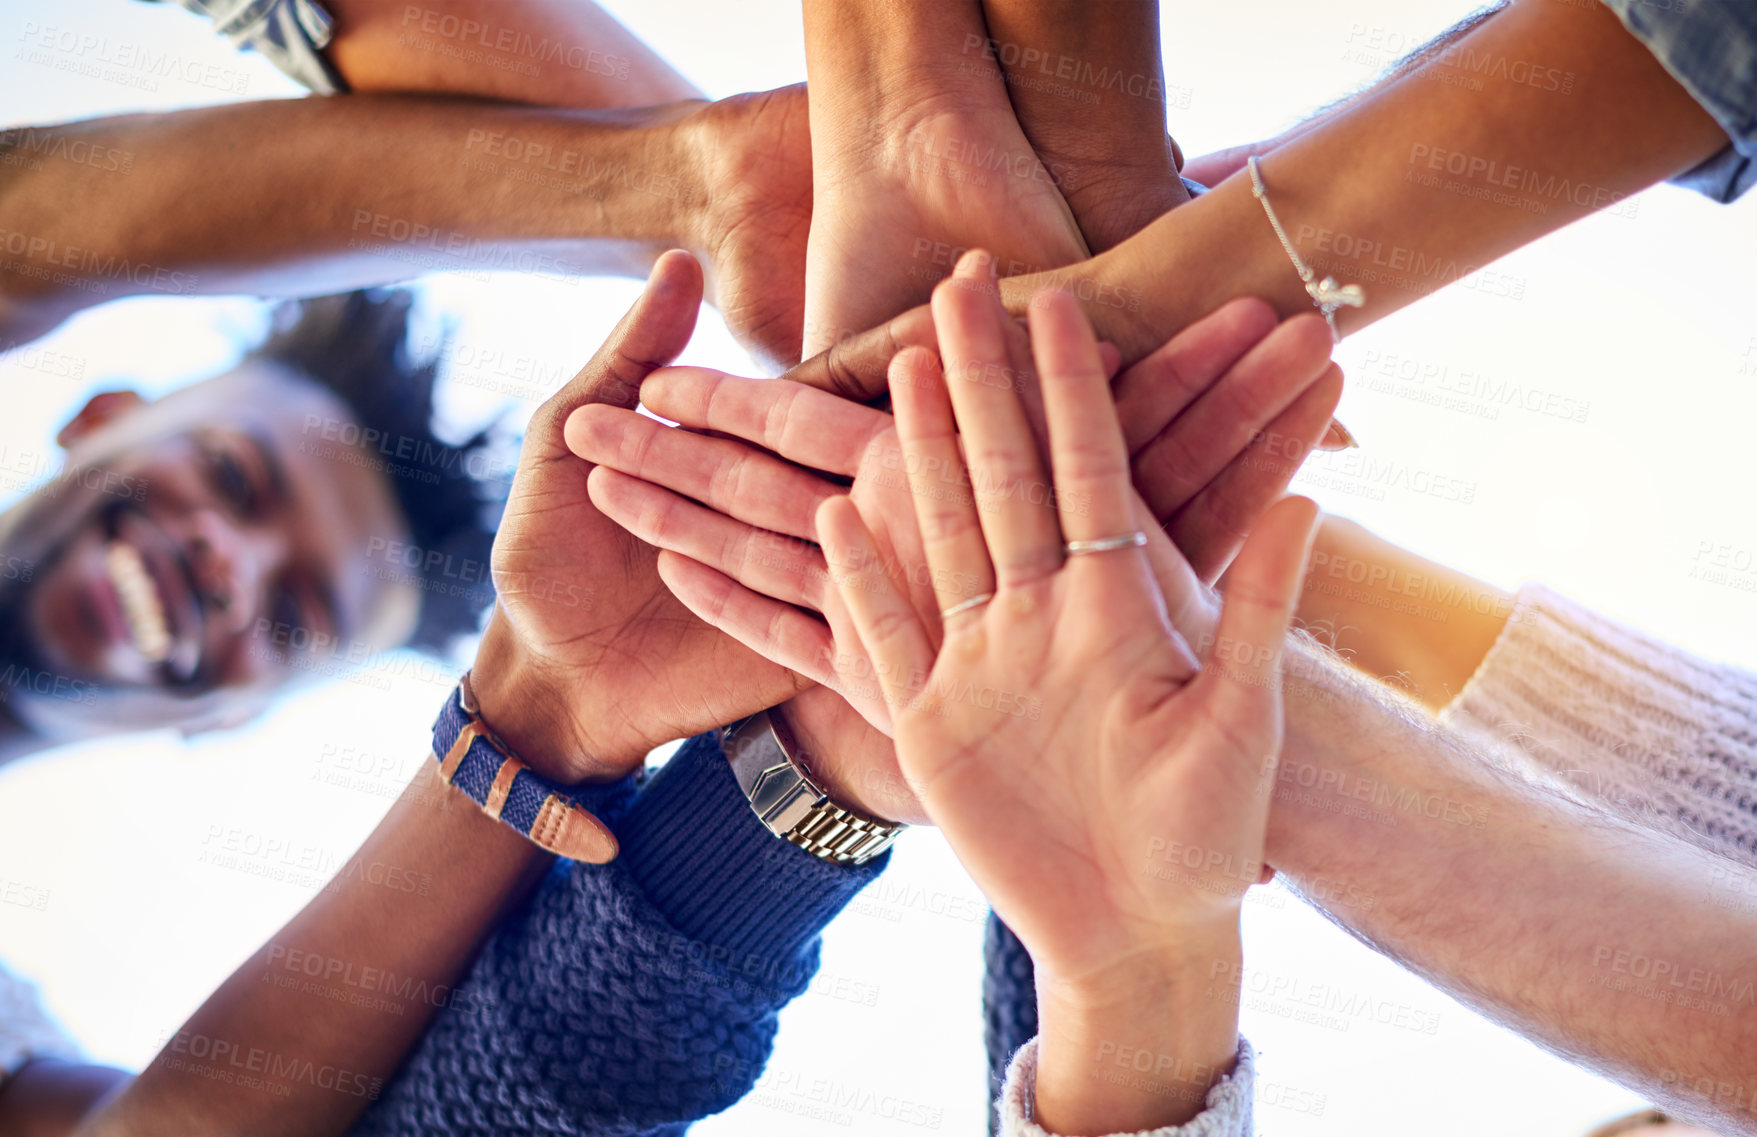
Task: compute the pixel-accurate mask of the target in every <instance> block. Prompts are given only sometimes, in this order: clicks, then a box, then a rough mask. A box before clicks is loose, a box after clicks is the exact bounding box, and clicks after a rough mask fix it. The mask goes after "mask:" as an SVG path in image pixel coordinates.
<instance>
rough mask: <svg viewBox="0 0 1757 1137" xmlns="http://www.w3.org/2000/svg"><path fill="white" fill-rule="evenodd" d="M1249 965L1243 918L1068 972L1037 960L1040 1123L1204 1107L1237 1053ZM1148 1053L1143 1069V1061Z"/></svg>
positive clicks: (1133, 1122)
mask: <svg viewBox="0 0 1757 1137" xmlns="http://www.w3.org/2000/svg"><path fill="white" fill-rule="evenodd" d="M1242 964H1243V951H1242V948H1241V946H1240V939H1239V933H1238V922H1237V920H1236V918H1235V919H1233V920H1231V921H1224V920H1223V921H1217V922H1215V923H1214V924H1211V925H1201V926H1198V925H1191V926H1189V927H1186V928H1184V929H1182V932H1181V934H1180V936H1179V937H1178V938H1177V939H1176V940H1175V941H1173V942H1168V943H1164V944H1158V943H1153V944H1145V945H1143V946H1142V949H1141V950H1140V951H1139V952H1136V953H1134V954H1131V955H1129V956H1127V957H1126V958H1121V959H1119V960H1117V961H1116V962H1115V963H1114V964H1113V965H1112V966H1108V967H1104V968H1102V969H1098V970H1090V971H1082V972H1081V973H1080V974H1078V975H1076V976H1072V977H1067V978H1064V977H1062V976H1060V975H1058V973H1057V972H1056V971H1055V969H1054V965H1053V964H1051V965H1050V966H1047V967H1046V966H1045V965H1044V964H1042V963H1041V962H1039V963H1038V966H1037V969H1036V982H1037V1002H1038V1022H1039V1033H1038V1044H1037V1046H1038V1049H1037V1078H1036V1087H1035V1097H1036V1102H1035V1112H1036V1120H1037V1121H1038V1123H1039V1124H1040V1125H1042V1126H1043V1127H1044V1129H1046V1130H1047V1131H1049V1132H1051V1133H1064V1132H1065V1133H1111V1132H1119V1131H1130V1132H1132V1131H1135V1130H1142V1129H1154V1128H1159V1127H1161V1126H1165V1125H1181V1124H1183V1123H1184V1122H1186V1121H1188V1120H1189V1119H1190V1118H1192V1117H1194V1116H1196V1115H1197V1114H1198V1113H1200V1112H1201V1111H1202V1109H1203V1108H1204V1105H1205V1102H1206V1098H1207V1094H1208V1090H1209V1089H1210V1088H1211V1087H1212V1086H1213V1085H1214V1083H1215V1082H1217V1081H1219V1080H1220V1079H1221V1078H1223V1077H1225V1076H1226V1075H1227V1074H1228V1073H1229V1072H1230V1071H1231V1069H1232V1062H1233V1059H1234V1057H1235V1056H1236V1055H1237V1052H1238V990H1239V983H1240V979H1241V971H1242ZM1142 1055H1146V1056H1148V1057H1149V1058H1150V1060H1151V1065H1150V1066H1149V1067H1148V1068H1147V1070H1146V1071H1145V1072H1143V1071H1142V1070H1141V1069H1140V1068H1139V1067H1137V1066H1136V1065H1135V1063H1136V1062H1138V1061H1140V1057H1141V1056H1142ZM1119 1066H1120V1067H1121V1068H1122V1069H1123V1070H1126V1071H1127V1072H1128V1073H1129V1074H1130V1075H1131V1076H1130V1077H1129V1078H1127V1079H1126V1080H1122V1081H1119V1080H1118V1079H1117V1077H1116V1074H1117V1073H1118V1072H1119Z"/></svg>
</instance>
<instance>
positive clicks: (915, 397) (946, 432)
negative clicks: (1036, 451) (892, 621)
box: [891, 348, 994, 619]
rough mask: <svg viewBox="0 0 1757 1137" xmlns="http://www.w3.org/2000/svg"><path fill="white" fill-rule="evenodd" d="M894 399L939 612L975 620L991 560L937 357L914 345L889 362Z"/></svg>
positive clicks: (989, 585) (990, 584) (990, 576)
mask: <svg viewBox="0 0 1757 1137" xmlns="http://www.w3.org/2000/svg"><path fill="white" fill-rule="evenodd" d="M891 405H892V406H893V407H894V408H895V409H896V412H897V439H898V441H899V443H900V444H901V445H902V448H903V466H904V471H905V474H906V476H907V477H908V479H909V492H910V498H911V500H912V501H913V503H914V507H915V520H916V525H917V527H918V529H919V530H920V533H921V545H922V551H923V552H924V553H925V554H926V556H927V569H928V575H929V577H930V578H931V579H932V581H933V594H934V601H935V602H936V603H937V604H938V605H939V609H940V611H941V612H942V613H943V612H948V611H950V612H956V613H958V615H956V616H954V617H952V618H953V619H971V618H974V616H975V614H976V612H977V611H978V609H979V608H980V598H981V597H984V596H992V595H994V566H993V564H991V563H990V561H989V558H988V546H987V545H986V544H984V543H983V539H982V521H981V519H980V517H979V516H978V514H977V512H976V498H975V497H974V496H973V494H972V491H971V488H970V477H969V474H968V473H967V472H966V471H965V469H964V456H963V455H962V454H961V453H960V452H959V448H958V425H957V423H956V422H955V421H954V420H953V418H952V404H951V400H950V399H949V397H948V396H947V395H946V388H945V380H944V376H942V375H941V373H940V367H939V361H938V360H936V359H935V358H934V357H933V355H932V353H931V352H926V351H922V350H921V349H919V348H911V349H909V350H908V351H905V352H903V353H902V354H900V355H898V356H897V358H896V359H895V360H893V361H892V363H891Z"/></svg>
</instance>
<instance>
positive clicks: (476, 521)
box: [253, 289, 512, 655]
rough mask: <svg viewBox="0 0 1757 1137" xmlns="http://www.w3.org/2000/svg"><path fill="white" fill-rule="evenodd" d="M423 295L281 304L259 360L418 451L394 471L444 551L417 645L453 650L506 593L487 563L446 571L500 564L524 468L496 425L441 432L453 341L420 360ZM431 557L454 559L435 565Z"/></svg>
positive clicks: (418, 539) (410, 519)
mask: <svg viewBox="0 0 1757 1137" xmlns="http://www.w3.org/2000/svg"><path fill="white" fill-rule="evenodd" d="M413 303H414V297H413V295H412V294H411V293H410V292H408V291H407V290H405V289H371V290H367V291H359V292H346V293H341V294H339V295H335V296H321V297H317V298H315V299H310V300H296V301H289V302H287V303H285V304H282V305H280V306H279V307H278V308H277V309H276V310H275V313H274V317H273V324H272V329H271V331H270V333H269V336H268V339H267V340H266V341H265V342H264V343H263V344H262V346H261V347H259V348H257V349H256V351H255V352H254V353H253V358H256V359H263V360H268V361H269V362H272V363H276V364H279V365H281V366H282V367H284V368H288V369H290V370H292V371H294V372H296V373H297V374H299V375H301V376H303V377H304V378H305V379H307V380H309V381H310V382H312V383H314V384H316V385H317V386H319V387H321V388H323V389H324V390H326V391H328V392H330V393H331V394H332V395H334V396H335V397H336V398H338V399H340V400H341V402H342V404H343V405H344V406H346V407H347V408H348V410H349V412H350V413H351V414H352V415H353V416H354V418H355V419H356V421H357V422H358V423H359V425H360V426H361V428H362V430H363V431H365V432H368V434H369V435H370V436H371V437H373V438H377V439H381V440H392V441H394V443H395V444H396V447H397V450H396V453H398V454H399V455H404V454H414V455H416V457H415V459H414V460H412V461H409V462H401V461H399V462H394V463H386V465H385V467H384V471H385V474H386V476H387V477H388V479H389V480H390V483H391V488H392V490H393V491H394V492H395V494H396V499H397V503H398V505H400V506H401V507H402V512H403V518H404V520H405V522H406V523H407V525H408V527H409V539H410V542H411V544H413V545H415V546H416V547H418V548H420V549H422V550H425V551H426V552H427V553H429V554H434V553H437V554H439V555H438V556H428V557H425V558H423V568H422V569H421V570H420V571H421V572H422V577H421V580H420V582H419V583H420V584H421V597H422V598H421V614H420V618H419V620H418V621H417V623H416V627H415V631H414V634H413V635H412V636H410V638H409V642H408V645H407V646H409V647H412V648H416V649H418V650H421V651H426V652H430V653H433V654H440V655H443V654H445V653H446V652H448V651H449V650H450V649H451V648H452V646H453V644H454V642H455V641H456V640H457V639H458V637H460V636H465V635H471V634H474V633H475V632H477V631H479V630H480V629H481V623H482V614H483V613H484V612H485V611H486V610H487V608H488V606H489V605H490V604H491V603H492V602H493V599H494V593H493V587H492V585H491V584H490V583H489V581H488V579H487V576H486V572H485V571H484V572H483V573H482V575H481V577H480V578H479V579H476V580H474V581H472V582H470V583H467V584H464V585H462V586H459V584H458V582H457V581H456V580H441V579H437V578H436V577H435V575H434V574H435V573H438V572H443V571H444V568H443V566H449V565H456V564H459V563H464V562H465V561H473V562H474V563H475V564H477V565H480V566H486V565H487V564H488V554H489V551H490V549H492V547H493V545H494V532H495V530H496V529H497V528H498V527H499V524H500V514H501V510H502V508H503V507H504V506H505V504H506V495H507V491H508V489H509V488H510V485H511V480H512V464H511V463H510V462H496V461H494V460H493V451H494V449H495V445H496V441H497V440H496V438H495V437H494V431H493V430H492V428H489V429H483V430H478V431H477V432H476V433H475V434H473V435H471V436H470V437H468V438H465V439H464V440H462V441H461V442H448V441H446V440H444V439H442V438H440V437H439V435H438V433H437V431H436V429H435V425H434V388H435V386H436V385H437V382H438V378H439V365H438V359H439V357H440V356H441V355H443V352H444V348H443V345H441V348H440V350H439V351H437V352H435V353H434V355H433V356H432V357H430V358H426V359H417V358H415V355H414V353H413V351H412V350H411V349H410V347H409V310H410V308H411V306H412V305H413ZM387 453H388V452H387ZM429 562H434V563H437V564H438V565H440V566H442V567H441V568H437V569H430V568H427V567H426V566H427V564H428V563H429Z"/></svg>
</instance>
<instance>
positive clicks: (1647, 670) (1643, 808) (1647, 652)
mask: <svg viewBox="0 0 1757 1137" xmlns="http://www.w3.org/2000/svg"><path fill="white" fill-rule="evenodd" d="M1440 721H1441V722H1442V723H1445V724H1446V725H1448V726H1451V727H1453V728H1455V729H1457V730H1459V731H1461V732H1463V733H1464V734H1466V735H1467V736H1471V737H1473V738H1475V739H1476V740H1477V741H1479V742H1484V743H1487V744H1489V745H1491V746H1495V747H1497V748H1500V749H1501V751H1502V753H1506V752H1507V751H1506V750H1505V748H1506V747H1507V745H1508V744H1509V743H1511V744H1512V747H1513V748H1514V750H1513V753H1515V754H1517V755H1519V756H1521V757H1522V758H1523V759H1525V760H1526V761H1527V762H1529V763H1534V764H1535V765H1536V766H1537V767H1538V768H1540V769H1541V770H1542V771H1544V772H1546V773H1547V775H1548V776H1549V777H1550V778H1552V779H1554V780H1556V781H1558V782H1560V783H1562V784H1564V785H1565V786H1566V787H1569V788H1571V790H1572V792H1574V793H1575V794H1576V795H1577V796H1579V797H1581V798H1583V799H1586V800H1592V801H1597V802H1599V803H1601V804H1610V805H1612V806H1613V807H1615V808H1617V809H1618V810H1619V811H1621V812H1624V813H1626V814H1628V815H1630V816H1632V817H1634V818H1635V819H1636V820H1638V821H1641V822H1643V823H1645V824H1648V825H1652V826H1654V827H1656V828H1662V829H1666V830H1668V831H1671V832H1675V833H1679V834H1682V835H1686V836H1689V837H1691V838H1692V839H1693V840H1696V841H1698V842H1699V843H1702V844H1705V845H1707V846H1708V847H1709V848H1712V849H1714V850H1716V851H1718V852H1720V853H1723V854H1725V855H1726V856H1729V857H1733V858H1736V859H1738V860H1741V861H1744V862H1745V863H1747V864H1754V865H1757V675H1754V674H1752V673H1751V672H1748V671H1742V670H1740V669H1738V668H1735V667H1728V666H1724V665H1721V664H1714V663H1709V662H1707V661H1705V660H1703V659H1699V658H1698V657H1696V656H1694V655H1691V654H1689V653H1688V652H1684V651H1680V650H1679V649H1677V648H1675V647H1673V646H1671V645H1670V644H1667V643H1664V642H1662V641H1660V640H1657V639H1654V638H1653V637H1651V636H1648V635H1645V634H1643V633H1641V632H1638V631H1635V630H1634V629H1632V628H1629V627H1626V626H1624V625H1622V624H1619V623H1617V622H1616V621H1614V620H1610V619H1607V618H1605V617H1603V616H1600V615H1598V614H1597V613H1596V612H1593V611H1591V610H1589V609H1587V608H1585V607H1583V606H1581V605H1579V604H1576V603H1575V602H1574V601H1572V600H1569V599H1568V598H1567V597H1565V596H1562V595H1560V594H1559V593H1556V592H1554V591H1552V590H1551V589H1548V588H1545V587H1544V586H1542V585H1539V584H1527V585H1525V586H1524V587H1523V588H1521V589H1520V590H1519V593H1518V596H1517V598H1516V600H1515V603H1514V606H1513V614H1512V616H1511V618H1510V619H1509V620H1508V621H1507V626H1506V628H1505V629H1504V630H1503V631H1502V632H1501V635H1500V638H1499V639H1498V640H1496V641H1495V644H1494V646H1493V647H1492V648H1490V649H1489V652H1488V654H1487V655H1486V656H1484V657H1483V661H1482V664H1481V666H1480V667H1479V668H1478V669H1477V672H1476V674H1475V675H1474V676H1472V677H1471V679H1470V682H1469V683H1467V684H1466V685H1465V687H1464V690H1463V691H1461V692H1460V693H1459V695H1458V697H1457V698H1456V699H1455V700H1453V701H1452V703H1451V704H1450V705H1448V706H1447V707H1446V708H1445V709H1444V710H1443V711H1442V712H1441V714H1440Z"/></svg>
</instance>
